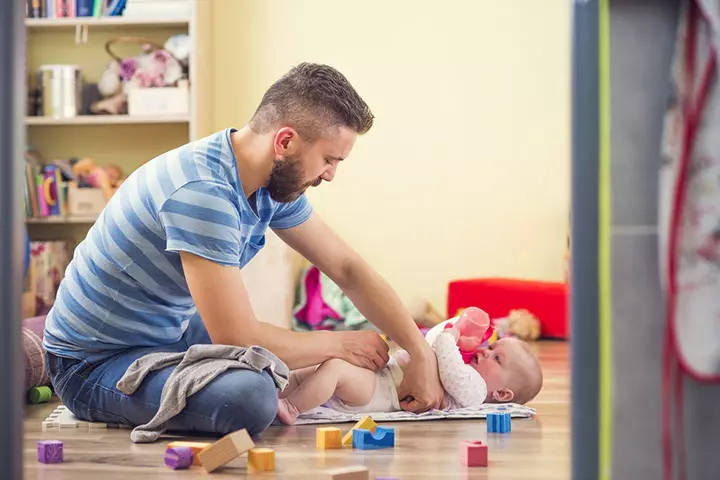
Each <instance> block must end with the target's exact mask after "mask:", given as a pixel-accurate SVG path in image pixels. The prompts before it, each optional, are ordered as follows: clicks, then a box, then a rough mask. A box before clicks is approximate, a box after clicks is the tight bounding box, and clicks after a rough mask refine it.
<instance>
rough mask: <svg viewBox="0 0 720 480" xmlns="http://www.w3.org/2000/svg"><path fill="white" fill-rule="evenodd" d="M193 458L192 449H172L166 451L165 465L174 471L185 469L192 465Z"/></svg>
mask: <svg viewBox="0 0 720 480" xmlns="http://www.w3.org/2000/svg"><path fill="white" fill-rule="evenodd" d="M193 457H194V455H193V451H192V450H191V449H190V447H171V448H168V449H167V450H165V465H167V466H168V467H170V468H172V469H173V470H181V469H185V468H188V467H190V465H192V463H193Z"/></svg>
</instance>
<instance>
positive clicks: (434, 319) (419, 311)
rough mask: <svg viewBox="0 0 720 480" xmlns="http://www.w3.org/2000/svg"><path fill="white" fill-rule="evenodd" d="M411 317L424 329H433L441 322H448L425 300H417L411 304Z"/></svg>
mask: <svg viewBox="0 0 720 480" xmlns="http://www.w3.org/2000/svg"><path fill="white" fill-rule="evenodd" d="M410 315H411V316H412V318H413V320H414V321H415V323H417V324H418V325H420V326H421V327H423V328H432V327H434V326H435V325H437V324H438V323H440V322H444V321H445V320H447V319H446V318H445V317H443V316H442V314H441V313H439V312H438V311H437V310H435V308H434V307H433V306H432V305H431V304H430V302H427V301H425V300H421V299H415V300H413V302H412V303H411V304H410Z"/></svg>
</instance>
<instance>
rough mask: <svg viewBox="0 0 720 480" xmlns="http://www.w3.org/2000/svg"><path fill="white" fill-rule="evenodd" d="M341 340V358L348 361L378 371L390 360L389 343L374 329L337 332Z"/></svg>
mask: <svg viewBox="0 0 720 480" xmlns="http://www.w3.org/2000/svg"><path fill="white" fill-rule="evenodd" d="M336 335H337V336H338V339H339V340H340V358H342V359H343V360H345V361H346V362H349V363H352V364H353V365H357V366H358V367H362V368H367V369H370V370H372V371H374V372H375V371H378V370H380V369H381V368H383V367H384V366H385V365H386V364H387V362H388V360H389V358H390V357H389V356H388V350H389V348H388V344H387V343H385V341H384V340H383V339H382V337H381V336H380V335H379V334H378V333H377V332H373V331H369V330H366V331H360V332H337V333H336Z"/></svg>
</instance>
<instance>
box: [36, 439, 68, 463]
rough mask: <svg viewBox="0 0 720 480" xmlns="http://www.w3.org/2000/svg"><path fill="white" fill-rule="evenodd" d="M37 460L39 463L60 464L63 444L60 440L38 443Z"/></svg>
mask: <svg viewBox="0 0 720 480" xmlns="http://www.w3.org/2000/svg"><path fill="white" fill-rule="evenodd" d="M37 459H38V462H40V463H62V462H63V442H61V441H60V440H40V441H38V442H37Z"/></svg>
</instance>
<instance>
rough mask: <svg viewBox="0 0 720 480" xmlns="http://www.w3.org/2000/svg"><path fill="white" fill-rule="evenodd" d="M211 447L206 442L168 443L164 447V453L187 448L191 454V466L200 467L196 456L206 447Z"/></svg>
mask: <svg viewBox="0 0 720 480" xmlns="http://www.w3.org/2000/svg"><path fill="white" fill-rule="evenodd" d="M210 445H212V444H211V443H208V442H180V441H176V442H170V443H168V444H167V446H166V447H165V451H166V452H167V451H168V450H169V449H171V448H179V447H187V448H189V449H190V450H191V451H192V453H193V465H200V460H199V459H198V454H199V453H200V452H202V451H203V450H205V449H206V448H207V447H209V446H210Z"/></svg>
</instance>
